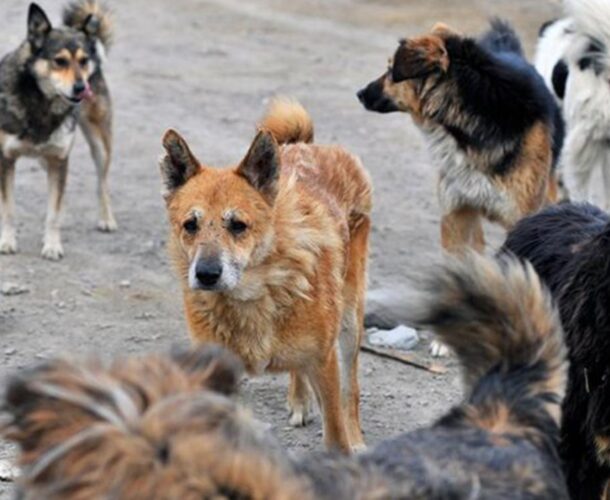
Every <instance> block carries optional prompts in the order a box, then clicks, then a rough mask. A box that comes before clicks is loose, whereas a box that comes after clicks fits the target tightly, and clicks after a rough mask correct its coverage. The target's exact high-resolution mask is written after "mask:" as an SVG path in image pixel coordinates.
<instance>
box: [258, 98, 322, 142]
mask: <svg viewBox="0 0 610 500" xmlns="http://www.w3.org/2000/svg"><path fill="white" fill-rule="evenodd" d="M258 128H259V129H261V130H267V131H268V132H270V133H271V135H273V137H274V138H275V140H276V141H277V142H278V143H279V144H293V143H297V142H307V143H311V142H313V121H312V120H311V117H310V116H309V113H308V112H307V110H306V109H305V108H304V107H303V106H302V105H301V104H300V103H299V102H298V101H296V100H294V99H289V98H287V97H276V98H274V99H273V100H272V101H271V103H270V104H269V107H268V108H267V112H266V113H265V116H264V117H263V119H262V120H261V122H260V123H259V124H258Z"/></svg>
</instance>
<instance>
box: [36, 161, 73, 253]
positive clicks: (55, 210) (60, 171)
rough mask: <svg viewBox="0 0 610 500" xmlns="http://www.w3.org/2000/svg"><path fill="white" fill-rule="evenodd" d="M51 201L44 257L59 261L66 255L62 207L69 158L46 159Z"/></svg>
mask: <svg viewBox="0 0 610 500" xmlns="http://www.w3.org/2000/svg"><path fill="white" fill-rule="evenodd" d="M44 162H45V164H46V167H47V180H48V187H49V199H48V205H47V219H46V224H45V232H44V240H43V247H42V256H43V257H44V258H45V259H49V260H59V259H61V258H62V257H63V255H64V250H63V247H62V245H61V234H60V224H61V207H62V203H63V198H64V191H65V188H66V178H67V176H68V159H67V158H45V160H44Z"/></svg>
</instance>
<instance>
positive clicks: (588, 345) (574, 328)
mask: <svg viewBox="0 0 610 500" xmlns="http://www.w3.org/2000/svg"><path fill="white" fill-rule="evenodd" d="M502 251H503V252H504V253H512V254H514V255H516V256H518V257H520V258H523V259H527V260H529V261H530V262H531V263H532V264H533V266H534V267H535V269H536V270H537V271H538V273H539V274H540V276H541V278H542V279H543V280H544V281H545V282H546V283H547V284H548V286H549V287H550V289H551V291H552V293H553V295H554V297H555V299H556V301H557V304H558V306H559V311H560V314H561V319H562V322H563V327H564V330H565V335H566V343H567V346H568V350H569V358H570V372H569V383H568V390H567V395H566V398H565V400H564V403H563V415H564V416H563V423H562V429H561V446H560V450H561V457H562V459H563V462H564V469H565V474H566V476H567V481H568V486H569V488H570V491H571V493H572V496H573V498H578V499H582V500H589V499H590V500H598V499H599V498H602V492H603V490H604V485H605V484H606V483H607V482H608V480H610V447H609V446H608V444H609V443H610V338H609V335H608V332H610V314H609V310H608V305H609V304H610V258H609V257H610V217H609V216H608V214H606V213H605V212H603V211H601V210H599V209H598V208H596V207H594V206H592V205H588V204H581V205H578V204H565V205H560V206H557V207H552V208H549V209H547V210H544V211H543V212H540V213H539V214H536V215H533V216H531V217H528V218H526V219H524V220H523V221H521V222H519V224H517V226H515V228H514V229H513V230H512V231H511V232H510V234H509V235H508V238H507V240H506V243H505V244H504V247H503V249H502Z"/></svg>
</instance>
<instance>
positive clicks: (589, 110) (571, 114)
mask: <svg viewBox="0 0 610 500" xmlns="http://www.w3.org/2000/svg"><path fill="white" fill-rule="evenodd" d="M564 5H565V7H566V13H567V17H566V18H564V19H560V20H558V21H554V22H550V23H547V24H545V25H544V26H543V27H542V29H541V33H540V38H539V41H538V47H537V51H536V68H537V69H538V70H539V71H540V73H541V74H542V75H543V76H544V78H545V81H546V82H547V85H548V86H549V88H550V89H552V91H553V92H554V94H555V96H556V98H557V100H558V101H559V102H560V103H561V106H562V109H563V114H564V119H565V121H566V126H567V135H566V142H565V147H564V155H563V161H562V163H563V164H564V167H565V172H566V181H567V184H568V189H569V191H570V195H571V197H572V199H573V200H574V201H591V200H592V198H591V195H592V193H591V176H592V174H593V172H594V171H595V170H596V169H598V168H600V169H601V171H602V175H603V184H604V191H605V193H604V194H605V200H604V203H605V206H606V209H610V104H609V103H610V3H608V1H607V0H565V1H564Z"/></svg>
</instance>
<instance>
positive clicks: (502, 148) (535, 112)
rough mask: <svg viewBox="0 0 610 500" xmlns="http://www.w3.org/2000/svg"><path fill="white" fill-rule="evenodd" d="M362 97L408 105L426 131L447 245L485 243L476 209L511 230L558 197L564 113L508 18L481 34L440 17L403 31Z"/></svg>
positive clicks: (377, 103) (372, 102) (389, 105)
mask: <svg viewBox="0 0 610 500" xmlns="http://www.w3.org/2000/svg"><path fill="white" fill-rule="evenodd" d="M358 98H359V99H360V101H361V102H362V103H363V104H364V106H365V108H366V109H368V110H370V111H376V112H379V113H390V112H394V111H403V112H407V113H410V114H411V116H412V117H413V120H414V122H415V123H416V124H417V125H418V126H419V128H420V129H421V130H422V131H423V133H424V135H425V136H426V138H427V140H428V142H429V144H430V149H431V152H432V155H433V158H434V159H435V160H436V161H437V162H438V163H439V164H440V169H441V170H440V176H439V183H438V193H439V199H440V204H441V210H442V221H441V240H442V245H443V248H444V249H446V250H448V251H451V252H460V251H462V250H463V249H464V248H465V247H473V248H475V249H476V250H478V251H483V249H484V247H485V240H484V236H483V228H482V225H481V220H482V218H487V219H489V220H491V221H492V222H496V223H499V224H501V225H502V226H503V227H504V228H506V229H510V228H511V227H512V226H513V225H514V224H515V223H516V222H517V221H518V220H519V219H520V218H521V217H523V216H524V215H525V214H529V213H531V212H535V211H537V210H538V209H539V208H540V207H541V206H542V205H543V204H544V203H545V202H546V201H555V200H556V199H557V197H558V189H559V186H558V184H557V179H556V177H555V175H554V174H553V173H552V172H553V170H554V168H555V165H556V164H557V161H558V159H559V155H560V151H561V147H562V142H563V134H564V130H563V121H562V117H561V113H560V110H559V108H558V106H557V104H556V102H555V101H554V99H553V97H552V95H551V94H550V92H549V91H548V89H547V88H546V86H545V84H544V82H543V80H542V78H541V77H540V75H538V74H537V72H536V70H535V69H534V68H533V67H532V66H531V65H530V64H528V62H527V61H526V60H525V58H524V56H523V51H522V48H521V43H520V41H519V39H518V37H517V35H516V34H515V32H514V31H513V29H512V28H511V27H510V25H508V24H507V23H505V22H502V21H499V20H495V21H493V22H492V25H491V30H490V31H489V32H488V33H486V34H485V35H484V36H483V37H482V38H481V39H479V40H474V39H472V38H467V37H464V36H461V35H459V34H458V33H456V32H454V31H452V30H451V29H449V28H448V27H447V26H445V25H442V24H439V25H436V26H435V27H434V28H433V30H432V32H431V33H430V34H429V35H425V36H421V37H418V38H411V39H406V40H402V41H401V42H400V45H399V47H398V50H397V51H396V53H395V54H394V58H393V59H392V61H391V62H390V66H389V68H388V70H387V71H386V72H385V73H384V74H383V75H382V76H381V77H380V78H378V79H377V80H374V81H373V82H371V83H370V84H369V85H368V86H367V87H366V88H364V89H362V90H361V91H360V92H358Z"/></svg>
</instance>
